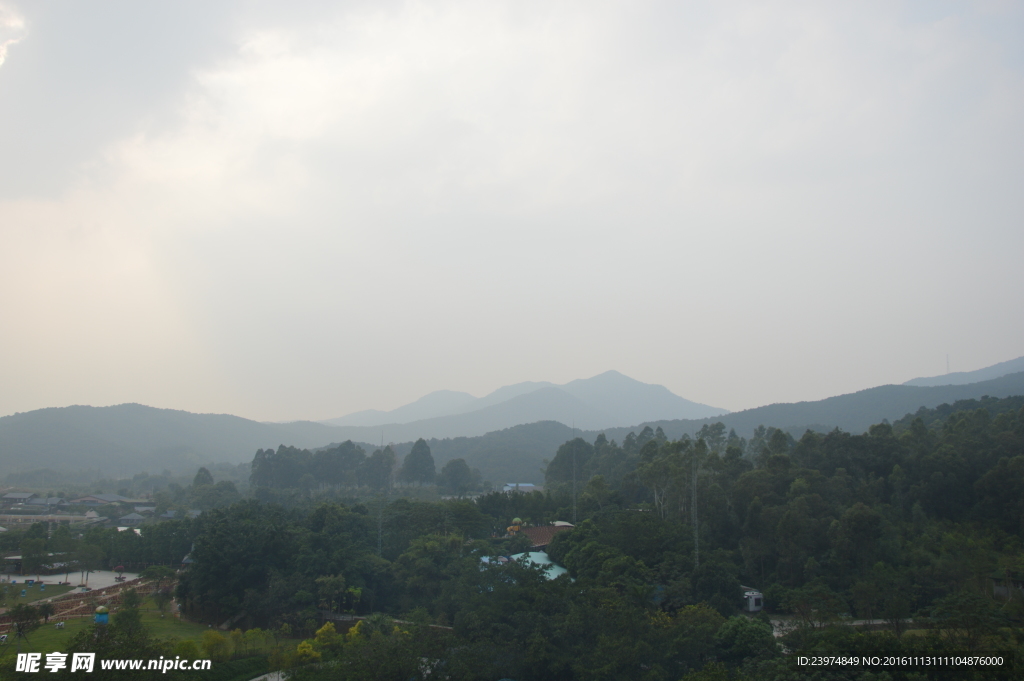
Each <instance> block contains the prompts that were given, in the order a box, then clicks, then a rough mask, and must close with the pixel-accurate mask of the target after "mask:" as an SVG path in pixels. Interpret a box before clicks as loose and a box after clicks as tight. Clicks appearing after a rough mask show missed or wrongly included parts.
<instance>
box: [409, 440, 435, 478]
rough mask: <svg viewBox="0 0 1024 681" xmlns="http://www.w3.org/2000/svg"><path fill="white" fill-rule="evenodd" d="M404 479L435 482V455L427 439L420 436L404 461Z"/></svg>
mask: <svg viewBox="0 0 1024 681" xmlns="http://www.w3.org/2000/svg"><path fill="white" fill-rule="evenodd" d="M402 480H404V481H405V482H409V483H412V482H415V483H418V484H420V485H429V484H431V483H433V482H434V457H433V456H432V455H431V453H430V446H429V445H428V444H427V442H426V440H424V439H423V438H420V439H419V440H416V443H415V444H413V446H412V450H411V451H410V452H409V453H408V454H406V455H405V460H404V461H403V462H402Z"/></svg>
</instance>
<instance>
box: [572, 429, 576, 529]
mask: <svg viewBox="0 0 1024 681" xmlns="http://www.w3.org/2000/svg"><path fill="white" fill-rule="evenodd" d="M572 524H573V525H575V524H576V419H573V421H572Z"/></svg>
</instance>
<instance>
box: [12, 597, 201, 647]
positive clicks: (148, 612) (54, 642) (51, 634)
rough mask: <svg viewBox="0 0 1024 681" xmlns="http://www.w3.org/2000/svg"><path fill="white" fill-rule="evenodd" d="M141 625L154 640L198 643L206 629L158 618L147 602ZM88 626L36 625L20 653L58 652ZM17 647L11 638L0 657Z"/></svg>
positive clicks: (84, 621)
mask: <svg viewBox="0 0 1024 681" xmlns="http://www.w3.org/2000/svg"><path fill="white" fill-rule="evenodd" d="M49 590H50V587H46V591H47V592H49ZM44 595H45V592H44ZM142 622H143V624H145V625H146V627H147V628H148V629H149V631H150V633H151V634H152V635H153V636H156V637H158V638H175V639H186V638H191V639H195V640H197V641H198V640H199V638H200V637H201V636H202V635H203V632H204V631H207V629H208V628H209V627H207V626H206V625H205V624H194V623H192V622H186V621H182V620H179V619H178V618H177V617H174V616H172V615H171V614H170V613H168V614H167V615H166V616H165V617H160V613H159V612H158V611H157V609H156V607H155V606H154V605H153V602H152V601H151V600H150V599H148V598H147V599H146V600H145V601H144V602H143V604H142ZM91 623H92V620H91V619H89V618H84V617H83V618H80V619H73V620H68V621H67V623H66V624H65V625H64V629H57V628H56V627H55V626H54V623H53V622H51V623H50V624H43V625H40V627H39V628H38V629H36V630H35V631H33V632H32V633H31V634H29V635H28V640H27V641H21V652H25V653H49V652H54V651H61V650H63V649H64V647H65V644H66V643H67V641H69V640H70V639H71V638H72V637H73V636H74V635H75V634H77V633H78V632H79V631H81V630H82V629H85V628H86V627H88V626H89V625H90V624H91ZM17 645H18V642H17V641H16V640H14V638H13V637H12V638H10V639H8V642H7V646H0V655H4V654H7V653H8V652H9V651H10V650H11V647H12V646H13V647H15V648H16V647H17Z"/></svg>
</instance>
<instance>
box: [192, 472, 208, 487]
mask: <svg viewBox="0 0 1024 681" xmlns="http://www.w3.org/2000/svg"><path fill="white" fill-rule="evenodd" d="M204 485H209V486H211V487H212V486H213V476H212V475H211V474H210V471H208V470H207V469H206V468H200V469H199V470H198V471H197V472H196V477H194V478H193V479H192V487H203V486H204Z"/></svg>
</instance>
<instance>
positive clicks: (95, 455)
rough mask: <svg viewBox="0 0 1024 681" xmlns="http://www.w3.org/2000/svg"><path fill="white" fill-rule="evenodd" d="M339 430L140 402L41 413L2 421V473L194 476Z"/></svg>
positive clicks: (309, 443)
mask: <svg viewBox="0 0 1024 681" xmlns="http://www.w3.org/2000/svg"><path fill="white" fill-rule="evenodd" d="M332 430H333V429H332V428H330V427H328V426H324V425H321V424H319V423H309V422H299V423H288V424H272V423H258V422H256V421H250V420H248V419H244V418H241V417H238V416H231V415H228V414H192V413H190V412H187V411H178V410H175V409H155V408H153V407H147V406H144V405H141V404H119V405H117V406H113V407H87V406H72V407H61V408H51V409H38V410H36V411H30V412H25V413H21V414H14V415H12V416H5V417H3V418H0V473H2V474H8V473H11V472H16V471H28V470H38V469H42V468H52V469H55V470H64V471H81V470H90V471H99V472H101V473H102V474H104V475H120V476H122V477H123V476H131V475H132V474H134V473H138V472H142V471H151V472H157V471H161V470H164V469H170V470H171V471H173V472H175V473H177V472H183V471H185V472H192V471H194V470H195V469H196V468H197V467H198V466H201V465H205V464H207V463H211V462H231V463H240V462H242V461H248V460H251V459H252V453H253V452H254V451H256V450H257V449H259V448H261V447H276V446H277V445H279V444H282V443H288V444H295V445H298V446H300V447H316V446H320V445H323V444H325V443H327V442H330V441H331V440H332V439H333V438H334V436H333V434H332V432H331V431H332ZM367 446H369V445H367Z"/></svg>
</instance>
